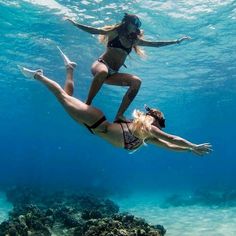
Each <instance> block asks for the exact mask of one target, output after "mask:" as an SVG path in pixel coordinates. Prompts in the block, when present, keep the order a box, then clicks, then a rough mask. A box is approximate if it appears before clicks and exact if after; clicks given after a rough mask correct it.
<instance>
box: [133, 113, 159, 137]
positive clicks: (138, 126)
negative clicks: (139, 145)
mask: <svg viewBox="0 0 236 236" xmlns="http://www.w3.org/2000/svg"><path fill="white" fill-rule="evenodd" d="M133 117H134V120H133V122H132V133H133V134H134V135H135V136H136V137H138V138H140V139H142V140H143V141H145V139H146V138H148V137H150V131H151V127H152V123H153V122H154V120H155V119H154V118H153V117H152V116H147V115H146V114H145V113H144V112H141V111H139V110H136V109H135V110H134V111H133Z"/></svg>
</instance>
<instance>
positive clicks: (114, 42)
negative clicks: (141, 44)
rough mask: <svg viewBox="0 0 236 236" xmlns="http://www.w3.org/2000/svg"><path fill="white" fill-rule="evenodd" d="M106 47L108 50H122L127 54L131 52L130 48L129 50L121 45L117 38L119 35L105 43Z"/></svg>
mask: <svg viewBox="0 0 236 236" xmlns="http://www.w3.org/2000/svg"><path fill="white" fill-rule="evenodd" d="M107 47H110V48H121V49H123V50H124V51H126V52H127V54H130V52H131V51H132V46H131V47H129V48H126V47H124V46H123V45H122V43H121V42H120V38H119V35H117V36H116V37H115V38H114V39H112V40H111V41H109V42H108V43H107Z"/></svg>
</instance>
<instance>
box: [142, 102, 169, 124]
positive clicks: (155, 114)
mask: <svg viewBox="0 0 236 236" xmlns="http://www.w3.org/2000/svg"><path fill="white" fill-rule="evenodd" d="M144 108H145V110H146V111H147V112H146V115H149V116H152V117H153V118H154V119H156V120H157V121H158V123H159V124H160V126H161V128H165V127H166V125H165V121H166V120H165V119H164V118H163V114H162V112H160V111H158V110H156V109H152V108H150V107H148V106H147V105H146V104H145V105H144Z"/></svg>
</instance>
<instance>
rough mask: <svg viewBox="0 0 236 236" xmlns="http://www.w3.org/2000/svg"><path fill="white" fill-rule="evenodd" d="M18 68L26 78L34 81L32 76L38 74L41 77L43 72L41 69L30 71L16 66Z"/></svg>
mask: <svg viewBox="0 0 236 236" xmlns="http://www.w3.org/2000/svg"><path fill="white" fill-rule="evenodd" d="M18 68H19V69H20V71H21V73H22V74H23V75H24V76H25V77H27V78H30V79H34V76H35V75H36V74H40V75H43V70H42V69H38V70H30V69H28V68H26V67H23V66H19V65H18Z"/></svg>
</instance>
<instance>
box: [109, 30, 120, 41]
mask: <svg viewBox="0 0 236 236" xmlns="http://www.w3.org/2000/svg"><path fill="white" fill-rule="evenodd" d="M117 35H118V31H117V30H116V29H114V30H110V31H108V32H107V37H108V40H112V39H114V38H115V37H116V36H117Z"/></svg>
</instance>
